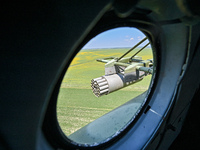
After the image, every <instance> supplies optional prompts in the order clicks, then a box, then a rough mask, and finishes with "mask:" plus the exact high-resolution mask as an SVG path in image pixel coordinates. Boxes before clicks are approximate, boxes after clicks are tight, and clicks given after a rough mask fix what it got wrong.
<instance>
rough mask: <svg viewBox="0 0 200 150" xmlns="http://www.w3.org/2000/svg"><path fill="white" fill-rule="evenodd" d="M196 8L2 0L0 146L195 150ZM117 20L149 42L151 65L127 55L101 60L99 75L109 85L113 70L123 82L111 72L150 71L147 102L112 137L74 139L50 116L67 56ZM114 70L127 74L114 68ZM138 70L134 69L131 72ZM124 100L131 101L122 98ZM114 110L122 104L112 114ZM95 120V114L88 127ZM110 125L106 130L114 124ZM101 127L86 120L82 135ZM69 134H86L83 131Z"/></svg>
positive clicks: (176, 0) (165, 0) (199, 51)
mask: <svg viewBox="0 0 200 150" xmlns="http://www.w3.org/2000/svg"><path fill="white" fill-rule="evenodd" d="M199 6H200V5H199V1H195V0H153V1H150V0H98V1H94V0H88V1H80V0H73V1H69V0H57V1H32V0H30V1H5V2H3V3H2V4H1V6H0V7H1V9H0V10H1V23H0V30H1V31H0V35H1V38H0V39H1V40H0V46H1V51H0V72H1V73H0V85H1V86H0V149H2V150H4V149H5V150H19V149H20V150H53V149H56V150H61V149H63V150H65V149H66V150H68V149H69V150H73V149H74V150H78V149H79V150H95V149H107V150H122V149H123V150H129V149H131V150H139V149H147V150H151V149H153V150H155V149H156V150H165V149H170V150H173V149H199V148H200V146H199V135H200V130H199V124H200V117H199V116H200V115H199V106H200V103H199V98H200V88H199V87H200V86H199V85H200V69H199V66H200V59H199V58H200V42H199V41H200V30H199V29H200V11H199V10H200V9H199ZM117 27H134V28H137V29H139V30H140V31H142V32H143V33H144V34H145V35H146V37H147V38H148V40H149V42H150V44H151V46H152V50H153V56H154V57H153V62H151V60H147V64H149V65H150V66H148V67H147V68H142V67H146V66H140V65H139V64H140V63H137V62H135V61H141V58H138V57H136V56H134V57H132V58H126V57H123V58H120V59H119V58H104V59H99V60H98V61H101V62H104V63H106V67H105V70H106V74H107V75H105V76H103V77H102V78H107V79H106V80H109V81H108V82H111V80H113V78H115V77H116V78H117V79H116V80H117V82H122V81H123V84H124V83H125V84H126V82H125V81H124V80H121V81H119V78H118V77H119V76H122V77H123V79H126V75H130V76H131V80H130V82H131V81H132V82H133V81H135V80H140V75H141V76H142V75H143V74H144V71H145V70H146V69H147V72H148V73H152V83H151V86H150V88H149V90H148V92H147V94H146V96H145V99H146V101H145V104H144V105H143V106H142V108H141V110H140V112H139V113H138V114H137V115H136V116H135V118H134V119H133V120H132V121H131V122H130V123H129V124H128V125H127V126H126V127H125V128H123V130H120V131H118V133H117V134H116V136H112V137H110V138H109V139H106V140H105V141H103V142H96V143H94V144H84V143H82V144H80V143H76V142H74V141H73V140H70V137H66V136H65V134H64V133H63V131H62V130H61V128H60V126H59V123H58V120H57V113H56V110H57V107H56V106H57V97H58V93H59V89H60V85H61V82H62V79H63V77H64V75H65V72H66V71H67V68H68V67H69V65H70V63H71V61H72V60H73V58H74V57H75V55H76V54H77V53H78V52H79V50H80V49H81V48H82V47H83V46H84V45H85V44H86V43H87V42H88V41H89V40H90V39H92V38H93V37H95V36H96V35H98V34H100V33H102V32H104V31H107V30H109V29H113V28H117ZM145 62H146V61H145ZM127 63H129V64H128V65H127ZM151 63H153V71H152V70H151ZM135 64H136V66H134V65H135ZM124 65H126V66H124ZM119 67H120V68H122V69H123V70H125V71H128V72H127V73H124V72H123V71H119V70H120V68H119ZM128 67H130V70H129V68H128ZM140 69H141V70H140ZM129 71H130V72H129ZM138 71H139V76H136V75H133V74H134V73H136V72H138ZM140 71H141V74H140ZM110 72H112V73H110ZM142 72H143V73H142ZM136 74H137V73H136ZM109 76H112V77H111V79H108V77H109ZM114 76H115V77H114ZM132 77H135V79H133V78H132ZM102 78H101V79H102ZM98 80H99V79H93V80H92V87H93V88H98V87H100V85H99V83H100V82H99V83H97V84H96V81H98ZM115 82H116V81H115ZM123 86H124V85H123ZM114 87H116V86H115V85H114ZM104 88H105V87H104ZM120 88H121V87H118V88H117V89H111V90H113V91H115V90H118V89H120ZM101 90H102V89H100V88H99V91H98V90H96V89H95V90H94V93H95V95H96V96H102V95H103V94H107V93H103V94H102V91H101ZM109 90H110V89H108V92H109ZM111 92H112V91H111ZM82 99H84V97H83V98H82ZM126 106H127V107H129V108H131V105H129V103H127V105H126ZM122 107H123V106H122ZM130 110H131V109H130ZM115 112H117V113H115ZM120 114H121V109H120V108H119V109H116V110H115V111H114V112H113V113H112V115H113V116H117V115H120ZM109 115H110V114H109ZM108 118H109V116H107V115H105V116H104V117H103V118H102V117H100V118H99V120H101V121H104V125H109V123H110V122H109V121H110V120H106V119H108ZM124 118H125V119H126V117H124ZM119 121H120V120H119ZM99 123H100V122H98V120H97V121H95V122H93V125H99ZM110 125H111V126H108V127H109V128H110V129H113V128H114V126H113V124H112V123H111V124H110ZM100 128H101V127H100ZM100 128H95V126H94V127H93V128H92V130H90V131H88V130H87V129H88V128H87V127H86V128H82V129H81V132H82V133H84V135H87V133H89V132H90V133H93V132H92V131H94V132H96V131H98V132H100V133H101V135H102V136H103V135H105V134H106V131H103V130H102V131H101V130H100ZM96 136H97V137H98V138H99V137H100V136H98V135H96ZM74 138H77V139H79V140H80V141H83V142H84V140H85V139H84V137H81V134H76V135H74ZM88 138H91V137H90V136H88ZM100 138H101V137H100ZM88 140H94V141H95V139H92V138H91V139H88Z"/></svg>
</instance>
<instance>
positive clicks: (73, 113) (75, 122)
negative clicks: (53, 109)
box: [57, 48, 152, 135]
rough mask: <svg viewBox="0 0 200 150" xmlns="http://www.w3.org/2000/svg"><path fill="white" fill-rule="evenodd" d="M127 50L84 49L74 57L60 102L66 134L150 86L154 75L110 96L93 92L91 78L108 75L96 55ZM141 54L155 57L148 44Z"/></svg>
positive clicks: (62, 122)
mask: <svg viewBox="0 0 200 150" xmlns="http://www.w3.org/2000/svg"><path fill="white" fill-rule="evenodd" d="M126 51H127V49H95V50H82V51H80V52H79V53H78V55H77V56H76V57H75V58H74V60H73V61H72V63H71V65H70V67H69V68H68V71H67V73H66V75H65V77H64V79H63V82H62V84H61V88H60V92H59V96H58V102H57V117H58V121H59V124H60V126H61V128H62V130H63V132H64V133H65V134H66V135H70V134H71V133H73V132H75V131H76V130H78V129H79V128H81V127H83V126H85V125H87V124H88V123H90V122H91V121H93V120H95V119H97V118H98V117H100V116H102V115H104V114H106V113H108V112H109V111H111V110H113V109H114V108H116V107H118V106H120V105H122V104H124V103H125V102H127V101H128V100H130V99H132V98H133V97H136V96H138V95H140V94H141V93H143V92H144V91H145V90H147V89H148V86H149V82H150V80H151V76H150V75H149V76H147V77H145V78H144V79H143V80H142V81H141V82H138V83H136V84H133V85H131V86H128V87H126V88H123V89H121V90H118V91H116V92H113V93H111V94H109V95H106V96H102V97H99V98H97V97H95V96H94V95H93V94H92V90H91V87H90V81H91V79H93V78H97V77H100V76H102V75H104V64H103V63H100V62H96V59H97V58H104V57H109V56H117V57H120V56H121V55H122V54H123V53H124V52H126ZM139 56H142V58H143V59H150V58H152V54H151V49H150V48H146V49H145V50H144V51H142V52H141V53H140V55H139Z"/></svg>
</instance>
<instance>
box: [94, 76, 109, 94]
mask: <svg viewBox="0 0 200 150" xmlns="http://www.w3.org/2000/svg"><path fill="white" fill-rule="evenodd" d="M91 87H92V91H93V93H94V95H95V96H97V97H99V96H102V95H105V94H108V92H109V86H108V82H107V80H106V79H105V78H104V77H103V76H102V77H99V78H96V79H92V80H91Z"/></svg>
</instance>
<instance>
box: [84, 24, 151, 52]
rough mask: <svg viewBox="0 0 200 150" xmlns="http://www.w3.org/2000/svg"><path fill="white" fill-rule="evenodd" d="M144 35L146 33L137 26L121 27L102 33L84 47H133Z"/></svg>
mask: <svg viewBox="0 0 200 150" xmlns="http://www.w3.org/2000/svg"><path fill="white" fill-rule="evenodd" d="M144 37H145V35H144V34H143V33H142V32H141V31H140V30H138V29H136V28H132V27H120V28H115V29H111V30H108V31H105V32H103V33H100V34H99V35H97V36H96V37H94V38H93V39H91V40H90V41H89V42H88V43H87V44H86V45H85V46H84V47H83V49H98V48H120V47H133V46H134V45H135V44H136V43H138V42H139V41H140V40H142V39H143V38H144ZM147 41H148V40H147ZM145 43H147V42H145ZM143 45H144V44H143Z"/></svg>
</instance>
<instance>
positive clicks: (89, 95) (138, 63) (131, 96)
mask: <svg viewBox="0 0 200 150" xmlns="http://www.w3.org/2000/svg"><path fill="white" fill-rule="evenodd" d="M153 65H154V61H153V54H152V49H151V45H150V43H149V41H148V39H147V37H146V36H145V35H144V34H143V33H142V32H141V31H140V30H138V29H136V28H130V27H121V28H115V29H111V30H108V31H105V32H103V33H101V34H99V35H97V36H96V37H94V38H93V39H91V40H90V41H89V42H88V43H87V44H86V45H85V46H84V47H83V48H82V49H81V50H80V51H79V52H78V53H77V55H76V56H75V57H74V59H73V60H72V62H71V64H70V65H69V67H68V69H67V71H66V74H65V76H64V78H63V81H62V83H61V86H60V90H59V95H58V101H57V119H58V122H59V125H60V128H61V129H62V132H63V133H64V134H65V135H66V137H67V138H68V139H70V140H71V141H73V142H74V143H76V144H79V145H90V146H93V145H99V144H101V143H105V142H107V141H109V140H110V139H112V138H113V137H116V136H117V135H118V134H120V132H122V131H123V130H124V129H125V128H126V127H127V126H128V125H129V124H130V123H131V122H132V121H133V120H134V118H135V117H136V116H137V114H138V113H139V112H140V110H141V108H142V107H143V106H144V104H145V102H146V99H147V95H148V89H149V86H150V83H151V78H152V74H153Z"/></svg>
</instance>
